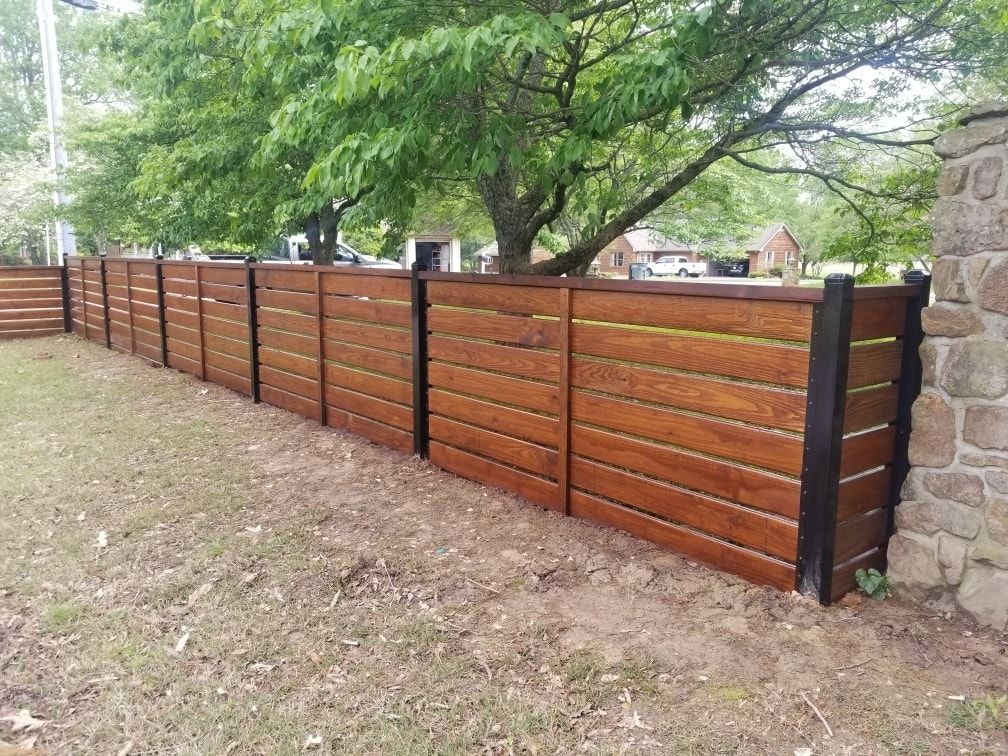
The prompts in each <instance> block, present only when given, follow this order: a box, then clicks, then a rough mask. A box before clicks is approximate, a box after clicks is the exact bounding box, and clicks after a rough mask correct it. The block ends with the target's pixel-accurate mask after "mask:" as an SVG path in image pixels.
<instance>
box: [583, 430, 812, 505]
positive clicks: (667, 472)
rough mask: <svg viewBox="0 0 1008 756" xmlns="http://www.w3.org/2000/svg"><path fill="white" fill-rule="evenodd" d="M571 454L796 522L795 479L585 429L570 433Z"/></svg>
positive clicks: (796, 489)
mask: <svg viewBox="0 0 1008 756" xmlns="http://www.w3.org/2000/svg"><path fill="white" fill-rule="evenodd" d="M571 449H572V451H573V452H574V454H577V455H579V456H581V457H587V458H589V459H594V460H597V461H599V462H606V463H608V464H610V465H614V466H616V467H623V468H626V469H628V470H631V471H633V472H639V473H642V474H644V475H650V476H652V477H655V478H660V479H662V480H664V481H667V482H669V483H673V484H676V485H680V486H685V487H686V488H693V489H696V490H698V491H706V492H707V493H710V494H713V495H714V496H720V497H722V498H725V499H731V500H732V501H736V502H738V503H739V504H743V505H746V506H751V507H756V508H757V509H762V510H764V511H767V512H772V513H774V514H778V515H781V516H783V517H789V518H791V519H794V520H797V519H798V505H799V498H800V496H799V492H800V484H799V481H798V480H796V479H794V478H785V477H782V476H780V475H774V474H772V473H766V472H762V471H759V470H753V469H752V468H748V467H742V466H741V465H735V464H732V463H730V462H721V461H719V460H716V459H711V458H710V457H703V456H700V455H699V454H691V453H689V452H684V451H680V450H678V449H674V448H672V447H668V446H661V445H659V444H654V443H649V442H647V441H640V440H639V439H635V438H630V437H628V436H620V435H617V434H615V433H609V432H607V431H600V430H596V429H594V428H588V427H586V426H582V425H575V426H574V427H573V428H572V429H571Z"/></svg>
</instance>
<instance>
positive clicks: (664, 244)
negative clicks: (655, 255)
mask: <svg viewBox="0 0 1008 756" xmlns="http://www.w3.org/2000/svg"><path fill="white" fill-rule="evenodd" d="M623 238H624V239H626V240H627V243H628V244H629V245H630V248H631V249H633V251H634V252H690V251H692V250H691V249H690V248H689V247H688V246H687V245H685V244H683V243H682V242H677V241H675V240H674V239H669V238H668V237H667V236H663V235H662V234H660V233H658V232H657V231H654V230H652V229H649V228H639V229H636V230H634V231H627V232H626V233H624V234H623Z"/></svg>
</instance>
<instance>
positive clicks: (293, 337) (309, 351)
mask: <svg viewBox="0 0 1008 756" xmlns="http://www.w3.org/2000/svg"><path fill="white" fill-rule="evenodd" d="M258 333H259V338H258V341H259V344H260V345H261V346H266V347H275V348H276V349H282V350H284V351H286V352H295V353H297V354H300V355H304V356H307V357H311V358H312V359H313V360H317V359H318V336H306V335H304V334H301V333H291V332H290V331H277V330H275V329H273V328H263V327H262V325H261V324H260V327H259V332H258Z"/></svg>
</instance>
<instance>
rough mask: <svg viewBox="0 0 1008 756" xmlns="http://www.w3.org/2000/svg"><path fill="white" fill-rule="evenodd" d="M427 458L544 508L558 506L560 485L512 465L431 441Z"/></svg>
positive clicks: (556, 507) (454, 471)
mask: <svg viewBox="0 0 1008 756" xmlns="http://www.w3.org/2000/svg"><path fill="white" fill-rule="evenodd" d="M430 461H431V462H432V463H434V464H435V465H437V466H438V467H441V468H443V469H445V470H448V471H450V472H453V473H456V474H458V475H461V476H462V477H463V478H469V479H470V480H475V481H477V482H479V483H483V484H484V485H487V486H492V487H494V488H500V489H503V490H504V491H510V492H511V493H514V494H517V495H518V496H521V497H522V498H523V499H527V500H528V501H531V502H533V503H534V504H538V505H540V506H542V507H545V508H547V509H553V510H559V509H560V487H559V486H558V485H557V484H556V483H554V482H552V481H549V480H546V479H545V478H539V477H537V476H535V475H531V474H529V473H526V472H522V471H521V470H516V469H514V468H513V467H507V466H506V465H501V464H498V463H496V462H493V461H491V460H489V459H484V458H483V457H479V456H477V455H475V454H469V453H467V452H464V451H460V450H459V449H453V448H452V447H450V446H446V445H444V444H441V443H438V442H437V441H431V444H430Z"/></svg>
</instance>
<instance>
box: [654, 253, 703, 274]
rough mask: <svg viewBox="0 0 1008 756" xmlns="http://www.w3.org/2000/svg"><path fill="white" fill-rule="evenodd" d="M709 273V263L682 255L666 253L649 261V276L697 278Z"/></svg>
mask: <svg viewBox="0 0 1008 756" xmlns="http://www.w3.org/2000/svg"><path fill="white" fill-rule="evenodd" d="M706 273H707V263H705V262H690V261H689V258H688V257H684V256H681V255H665V256H664V257H659V258H658V259H657V260H655V261H654V262H650V263H648V267H647V274H648V276H679V278H687V277H690V276H692V277H693V278H697V277H699V276H702V275H705V274H706Z"/></svg>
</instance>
